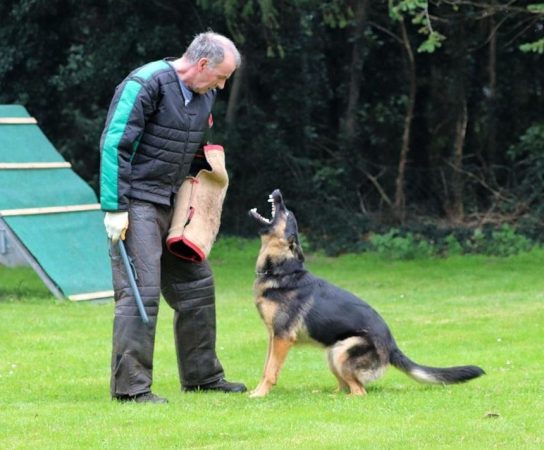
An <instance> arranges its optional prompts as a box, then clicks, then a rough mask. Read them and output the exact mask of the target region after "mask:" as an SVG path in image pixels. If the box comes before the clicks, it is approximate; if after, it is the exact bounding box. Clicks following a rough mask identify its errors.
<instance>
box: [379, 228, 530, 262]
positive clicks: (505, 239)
mask: <svg viewBox="0 0 544 450" xmlns="http://www.w3.org/2000/svg"><path fill="white" fill-rule="evenodd" d="M369 241H370V248H369V250H370V251H374V252H376V253H378V254H379V255H381V256H383V257H385V258H387V259H398V260H411V259H418V258H428V257H432V256H452V255H465V254H482V255H487V256H501V257H506V256H512V255H517V254H519V253H524V252H528V251H530V250H531V249H532V248H533V247H534V246H535V242H533V241H532V240H531V239H529V238H528V237H527V236H524V235H523V234H520V233H519V232H517V231H516V230H515V229H514V228H513V227H511V226H509V225H506V224H505V225H502V226H500V227H498V228H493V227H489V226H488V227H483V228H475V229H474V230H451V231H448V230H444V231H442V232H439V231H438V230H434V231H431V229H430V228H427V229H426V230H425V232H424V233H421V232H419V233H417V232H412V231H407V230H401V229H397V228H393V229H391V230H389V231H388V232H387V233H383V234H379V233H373V234H371V236H370V238H369Z"/></svg>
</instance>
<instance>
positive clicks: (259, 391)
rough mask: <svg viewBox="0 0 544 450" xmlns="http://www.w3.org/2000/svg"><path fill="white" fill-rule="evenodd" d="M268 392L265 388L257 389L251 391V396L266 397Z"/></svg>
mask: <svg viewBox="0 0 544 450" xmlns="http://www.w3.org/2000/svg"><path fill="white" fill-rule="evenodd" d="M266 394H268V392H267V391H265V390H264V389H255V390H254V391H251V392H250V394H249V398H259V397H264V396H265V395H266Z"/></svg>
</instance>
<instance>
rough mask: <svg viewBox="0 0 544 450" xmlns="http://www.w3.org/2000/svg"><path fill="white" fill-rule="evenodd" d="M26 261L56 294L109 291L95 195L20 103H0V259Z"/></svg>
mask: <svg viewBox="0 0 544 450" xmlns="http://www.w3.org/2000/svg"><path fill="white" fill-rule="evenodd" d="M20 260H24V261H26V262H27V263H28V264H29V265H31V266H32V267H33V268H34V269H35V270H36V272H37V273H38V274H39V275H40V277H41V278H42V280H43V281H44V283H45V284H46V285H47V286H48V288H49V289H50V290H51V292H53V294H54V295H56V296H57V297H67V298H69V299H71V300H76V301H77V300H93V299H101V298H109V297H112V296H113V292H112V290H111V268H110V263H109V257H108V242H107V238H106V233H105V231H104V225H103V213H102V212H101V211H100V205H99V204H98V201H97V198H96V195H95V193H94V191H93V190H92V189H91V187H90V186H89V185H88V184H87V183H86V182H85V181H84V180H83V179H81V178H80V177H79V176H78V175H77V174H76V173H75V172H74V171H72V169H71V166H70V163H68V162H66V161H65V160H64V159H63V157H62V156H61V155H60V153H58V152H57V150H56V149H55V148H54V146H53V145H52V144H51V142H49V140H48V139H47V137H46V136H45V135H44V134H43V133H42V131H41V130H40V128H39V126H38V124H37V123H36V120H35V119H33V118H32V117H31V116H30V115H29V114H28V112H27V111H26V109H25V108H24V107H23V106H20V105H0V263H4V264H8V265H10V262H11V263H13V264H15V263H17V262H18V261H20Z"/></svg>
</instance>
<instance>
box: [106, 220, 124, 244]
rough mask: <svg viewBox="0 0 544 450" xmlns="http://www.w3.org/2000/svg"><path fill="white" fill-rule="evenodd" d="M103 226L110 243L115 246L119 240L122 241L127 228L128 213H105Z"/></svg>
mask: <svg viewBox="0 0 544 450" xmlns="http://www.w3.org/2000/svg"><path fill="white" fill-rule="evenodd" d="M104 225H105V226H106V234H107V235H108V237H109V238H110V239H111V242H113V243H114V244H117V241H118V240H119V239H122V240H123V241H124V240H125V234H126V232H127V228H128V212H107V213H106V216H105V217H104Z"/></svg>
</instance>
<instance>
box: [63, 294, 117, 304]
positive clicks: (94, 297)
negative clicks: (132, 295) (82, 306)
mask: <svg viewBox="0 0 544 450" xmlns="http://www.w3.org/2000/svg"><path fill="white" fill-rule="evenodd" d="M105 298H113V291H98V292H88V293H85V294H74V295H69V296H68V299H69V300H72V301H73V302H81V301H85V300H98V299H105Z"/></svg>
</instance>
